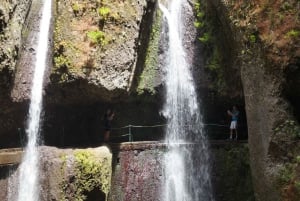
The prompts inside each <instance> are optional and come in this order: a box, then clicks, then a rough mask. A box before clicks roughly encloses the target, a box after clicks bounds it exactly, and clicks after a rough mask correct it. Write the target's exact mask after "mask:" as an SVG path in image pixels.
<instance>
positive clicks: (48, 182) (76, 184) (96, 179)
mask: <svg viewBox="0 0 300 201" xmlns="http://www.w3.org/2000/svg"><path fill="white" fill-rule="evenodd" d="M39 151H40V156H39V157H40V160H39V161H40V162H39V168H40V172H39V183H40V186H39V190H40V195H39V200H41V201H49V200H53V201H54V200H56V201H61V200H91V201H93V200H94V201H96V200H97V201H106V200H107V197H108V193H109V190H110V185H111V161H112V155H111V153H110V151H109V149H108V148H107V147H104V146H102V147H96V148H89V149H57V148H55V147H46V146H43V147H40V149H39ZM18 171H19V168H18V166H11V167H10V169H9V168H1V175H0V176H1V177H0V178H1V179H0V185H1V188H2V189H5V190H4V191H1V193H0V198H1V200H3V201H6V200H7V201H11V200H16V196H17V189H18Z"/></svg>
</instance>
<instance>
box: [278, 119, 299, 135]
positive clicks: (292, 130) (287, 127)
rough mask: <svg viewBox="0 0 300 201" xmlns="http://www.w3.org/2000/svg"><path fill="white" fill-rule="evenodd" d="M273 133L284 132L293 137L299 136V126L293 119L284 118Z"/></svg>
mask: <svg viewBox="0 0 300 201" xmlns="http://www.w3.org/2000/svg"><path fill="white" fill-rule="evenodd" d="M274 131H275V133H279V132H280V133H285V134H286V135H288V136H292V137H294V138H297V139H299V138H300V127H299V125H298V124H297V123H296V122H295V121H294V120H286V121H285V122H284V123H282V124H280V125H279V126H278V127H276V128H275V129H274Z"/></svg>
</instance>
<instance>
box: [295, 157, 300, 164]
mask: <svg viewBox="0 0 300 201" xmlns="http://www.w3.org/2000/svg"><path fill="white" fill-rule="evenodd" d="M296 162H297V163H298V164H300V156H297V157H296Z"/></svg>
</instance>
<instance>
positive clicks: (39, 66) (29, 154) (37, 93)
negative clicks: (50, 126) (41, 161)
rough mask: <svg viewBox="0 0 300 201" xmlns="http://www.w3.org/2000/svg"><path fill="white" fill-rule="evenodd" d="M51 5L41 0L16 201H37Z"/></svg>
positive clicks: (49, 0) (48, 0) (46, 0)
mask: <svg viewBox="0 0 300 201" xmlns="http://www.w3.org/2000/svg"><path fill="white" fill-rule="evenodd" d="M51 1H52V0H43V7H42V18H41V20H40V26H39V28H40V30H39V33H38V34H39V36H38V42H37V48H36V55H35V64H34V77H33V81H32V89H31V99H30V101H31V102H30V106H29V120H28V125H27V129H26V134H27V137H28V143H27V145H26V148H25V154H24V157H23V160H22V163H21V165H20V175H19V186H18V189H19V192H18V201H38V200H39V184H38V178H39V168H38V166H39V165H38V157H39V153H38V149H37V148H38V145H39V130H40V118H41V111H42V91H43V80H44V72H45V68H46V61H47V52H48V41H49V40H48V38H49V27H50V20H51V14H52V13H51V10H52V9H51V8H52V2H51Z"/></svg>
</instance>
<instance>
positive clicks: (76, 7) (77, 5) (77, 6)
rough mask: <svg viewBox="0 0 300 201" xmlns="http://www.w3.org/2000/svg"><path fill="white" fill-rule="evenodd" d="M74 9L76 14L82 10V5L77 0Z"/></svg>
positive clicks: (73, 5)
mask: <svg viewBox="0 0 300 201" xmlns="http://www.w3.org/2000/svg"><path fill="white" fill-rule="evenodd" d="M72 10H73V12H74V13H75V14H77V13H78V12H79V10H80V5H79V4H78V3H77V2H75V3H73V4H72Z"/></svg>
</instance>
